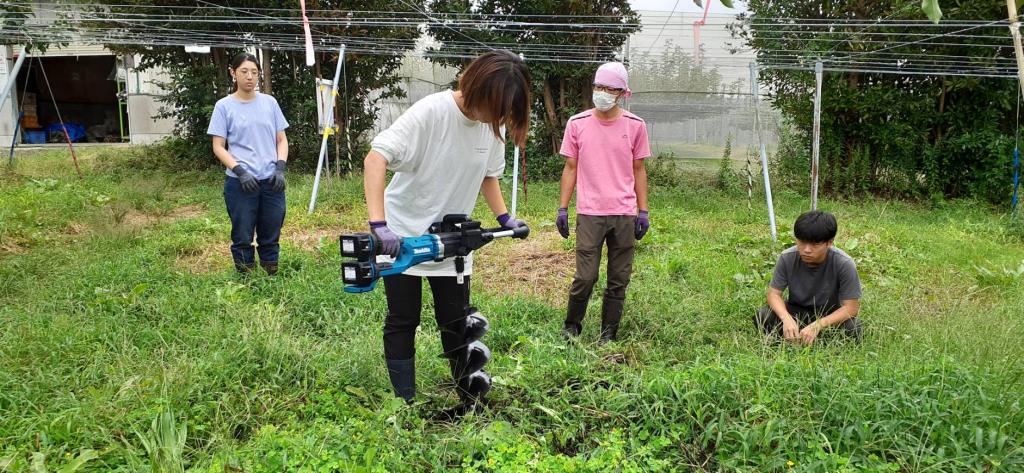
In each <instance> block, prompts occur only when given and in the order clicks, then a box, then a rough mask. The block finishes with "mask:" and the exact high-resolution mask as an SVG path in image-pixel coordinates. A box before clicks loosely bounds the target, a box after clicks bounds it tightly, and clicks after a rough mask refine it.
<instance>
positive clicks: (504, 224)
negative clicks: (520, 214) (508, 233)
mask: <svg viewBox="0 0 1024 473" xmlns="http://www.w3.org/2000/svg"><path fill="white" fill-rule="evenodd" d="M498 225H501V228H507V229H509V230H511V229H513V228H519V227H525V226H526V222H524V221H522V220H519V219H518V218H512V217H510V216H509V215H508V214H507V213H503V214H501V215H498Z"/></svg>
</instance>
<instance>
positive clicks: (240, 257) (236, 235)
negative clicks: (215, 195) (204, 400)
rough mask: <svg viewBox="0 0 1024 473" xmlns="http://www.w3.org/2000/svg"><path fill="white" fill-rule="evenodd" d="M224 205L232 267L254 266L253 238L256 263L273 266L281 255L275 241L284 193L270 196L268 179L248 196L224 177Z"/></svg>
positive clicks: (228, 177)
mask: <svg viewBox="0 0 1024 473" xmlns="http://www.w3.org/2000/svg"><path fill="white" fill-rule="evenodd" d="M224 203H225V204H227V208H228V217H230V218H231V258H232V259H234V260H235V265H244V266H253V265H255V264H256V261H255V255H254V251H253V246H252V240H253V236H254V235H255V237H256V244H257V245H258V246H257V250H258V251H259V254H260V262H262V263H276V262H277V261H278V257H279V254H280V252H281V245H280V244H278V240H279V239H280V238H281V226H282V225H284V214H285V200H284V191H281V192H274V191H273V190H272V186H271V183H270V179H265V180H262V181H260V190H259V192H253V193H251V194H248V193H246V192H244V191H243V190H242V184H241V182H240V181H239V180H238V179H237V178H234V177H230V176H225V178H224Z"/></svg>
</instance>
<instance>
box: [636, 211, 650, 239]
mask: <svg viewBox="0 0 1024 473" xmlns="http://www.w3.org/2000/svg"><path fill="white" fill-rule="evenodd" d="M650 229H651V219H650V217H648V216H647V211H646V210H641V211H640V213H639V214H637V216H636V228H635V229H634V230H633V236H635V237H636V239H637V240H642V239H643V238H644V235H646V234H647V230H650Z"/></svg>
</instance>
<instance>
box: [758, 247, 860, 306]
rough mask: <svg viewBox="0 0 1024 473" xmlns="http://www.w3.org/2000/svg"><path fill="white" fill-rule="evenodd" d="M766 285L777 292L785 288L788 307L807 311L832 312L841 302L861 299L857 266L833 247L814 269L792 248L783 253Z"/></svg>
mask: <svg viewBox="0 0 1024 473" xmlns="http://www.w3.org/2000/svg"><path fill="white" fill-rule="evenodd" d="M769 284H770V285H771V287H774V288H775V289H778V290H780V291H785V290H786V288H789V303H791V304H795V305H798V306H802V307H808V308H810V307H816V308H833V309H834V308H838V307H839V306H840V302H841V301H845V300H850V299H860V296H861V291H860V277H859V276H858V275H857V264H856V263H854V262H853V258H850V255H848V254H846V253H845V252H843V250H840V249H839V248H836V247H834V246H833V247H831V248H829V251H828V256H826V257H825V262H824V263H822V264H820V265H818V266H816V267H811V266H808V265H807V263H804V261H803V260H801V259H800V252H799V250H797V247H796V246H793V247H791V248H789V249H787V250H786V251H783V252H782V254H781V255H779V261H778V263H776V264H775V272H774V273H773V274H772V281H771V283H769Z"/></svg>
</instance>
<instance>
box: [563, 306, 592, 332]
mask: <svg viewBox="0 0 1024 473" xmlns="http://www.w3.org/2000/svg"><path fill="white" fill-rule="evenodd" d="M588 302H589V301H588V300H586V299H584V300H582V301H578V300H575V299H573V298H572V297H570V298H569V304H568V307H567V308H566V311H565V324H564V325H563V327H562V334H563V335H565V336H566V337H576V336H579V334H580V332H582V331H583V317H585V316H586V315H587V303H588Z"/></svg>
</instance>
